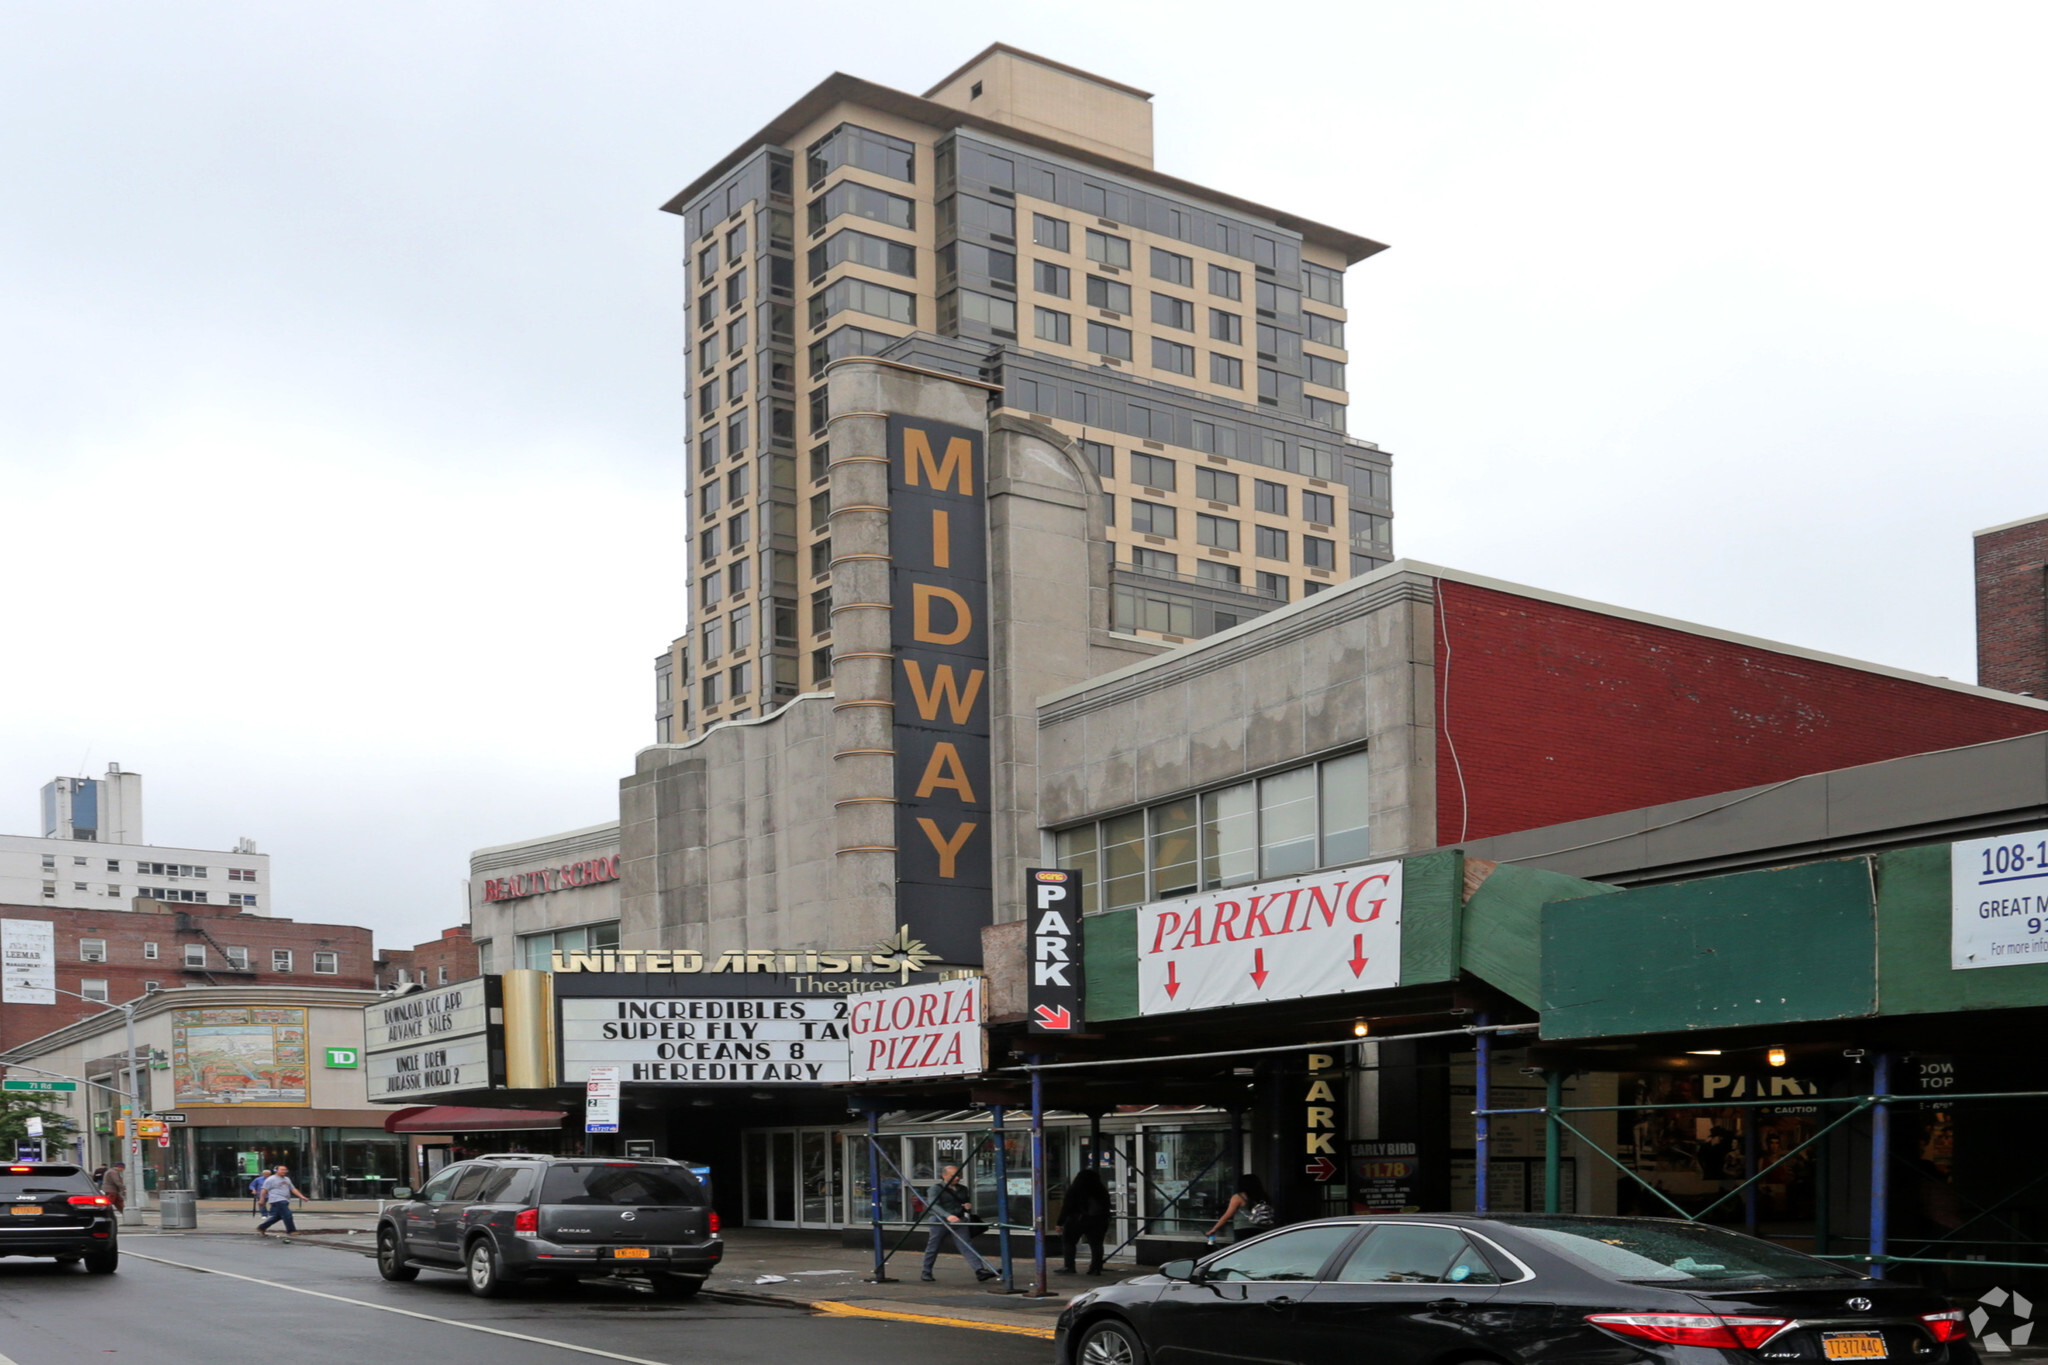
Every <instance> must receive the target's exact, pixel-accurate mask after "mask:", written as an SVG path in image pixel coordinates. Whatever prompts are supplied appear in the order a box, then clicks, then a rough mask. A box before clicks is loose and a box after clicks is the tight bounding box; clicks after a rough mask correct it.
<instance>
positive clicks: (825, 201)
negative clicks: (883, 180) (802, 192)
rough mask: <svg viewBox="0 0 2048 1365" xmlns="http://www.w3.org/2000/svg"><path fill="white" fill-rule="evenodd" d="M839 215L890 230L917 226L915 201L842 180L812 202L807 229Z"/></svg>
mask: <svg viewBox="0 0 2048 1365" xmlns="http://www.w3.org/2000/svg"><path fill="white" fill-rule="evenodd" d="M842 214H851V215H852V216H853V217H856V218H867V219H871V220H873V221H874V222H877V223H887V224H888V225H889V226H891V227H899V228H905V229H909V228H914V227H916V226H917V204H916V201H915V200H911V199H906V198H904V197H903V196H902V195H900V194H891V193H889V192H888V191H887V190H879V189H876V188H875V187H874V186H872V185H863V184H860V183H858V182H857V181H852V180H842V181H840V182H839V183H838V184H836V185H834V186H833V187H832V188H831V189H829V190H826V191H825V192H824V193H823V194H822V195H820V196H818V197H817V198H816V199H813V200H812V201H811V208H810V219H809V222H810V230H811V231H812V232H816V231H818V230H819V229H820V228H822V227H824V226H825V224H827V223H829V222H831V221H832V220H833V219H834V218H837V217H839V216H841V215H842Z"/></svg>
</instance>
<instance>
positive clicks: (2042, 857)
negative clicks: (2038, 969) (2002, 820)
mask: <svg viewBox="0 0 2048 1365" xmlns="http://www.w3.org/2000/svg"><path fill="white" fill-rule="evenodd" d="M1949 876H1950V888H1949V891H1950V901H1949V966H1950V967H1951V968H1953V969H1955V970H1957V971H1963V970H1966V969H1969V968H1973V967H2013V966H2023V965H2026V964H2029V963H2048V831H2041V830H2035V831H2030V832H2028V833H2025V834H2004V835H1999V836H1996V837H1994V838H1989V839H1966V840H1964V841H1962V842H1960V843H1956V844H1951V845H1950V846H1949Z"/></svg>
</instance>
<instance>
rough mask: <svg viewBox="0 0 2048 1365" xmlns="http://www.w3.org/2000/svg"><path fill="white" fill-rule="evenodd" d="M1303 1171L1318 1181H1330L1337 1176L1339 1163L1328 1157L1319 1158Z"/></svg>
mask: <svg viewBox="0 0 2048 1365" xmlns="http://www.w3.org/2000/svg"><path fill="white" fill-rule="evenodd" d="M1302 1169H1303V1170H1304V1171H1306V1172H1308V1173H1309V1174H1310V1175H1312V1176H1314V1177H1315V1178H1316V1179H1317V1180H1328V1179H1329V1178H1330V1177H1331V1176H1333V1175H1335V1174H1337V1163H1336V1162H1334V1161H1332V1160H1330V1158H1328V1157H1326V1156H1319V1157H1317V1158H1316V1159H1315V1160H1314V1161H1311V1162H1309V1163H1308V1165H1306V1166H1304V1167H1302Z"/></svg>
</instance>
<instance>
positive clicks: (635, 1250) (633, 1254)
mask: <svg viewBox="0 0 2048 1365" xmlns="http://www.w3.org/2000/svg"><path fill="white" fill-rule="evenodd" d="M652 1254H653V1253H652V1252H650V1251H648V1249H647V1248H646V1247H613V1248H612V1258H613V1259H614V1260H619V1261H644V1260H646V1259H647V1258H648V1257H649V1256H650V1255H652ZM1878 1354H1879V1355H1883V1354H1884V1352H1883V1351H1879V1352H1878Z"/></svg>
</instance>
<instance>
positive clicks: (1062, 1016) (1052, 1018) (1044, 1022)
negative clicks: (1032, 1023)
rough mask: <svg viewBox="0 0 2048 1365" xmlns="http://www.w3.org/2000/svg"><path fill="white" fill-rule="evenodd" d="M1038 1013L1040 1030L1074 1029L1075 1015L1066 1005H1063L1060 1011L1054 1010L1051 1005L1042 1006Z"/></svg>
mask: <svg viewBox="0 0 2048 1365" xmlns="http://www.w3.org/2000/svg"><path fill="white" fill-rule="evenodd" d="M1036 1013H1037V1015H1038V1026H1039V1027H1040V1028H1072V1027H1073V1026H1074V1016H1073V1013H1072V1011H1070V1010H1069V1009H1068V1008H1067V1007H1066V1006H1065V1005H1061V1006H1060V1007H1059V1008H1058V1009H1054V1008H1053V1007H1052V1006H1050V1005H1040V1006H1039V1007H1038V1009H1037V1011H1036Z"/></svg>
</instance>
